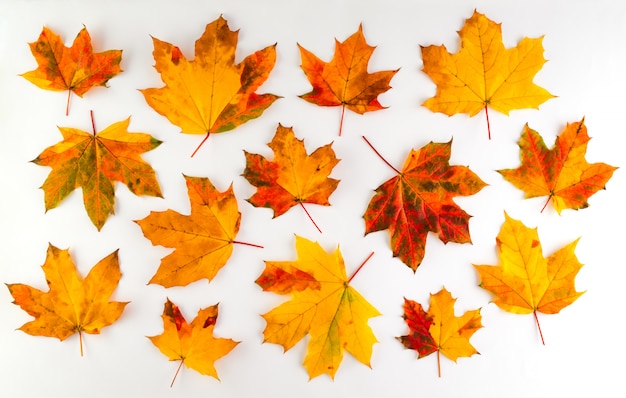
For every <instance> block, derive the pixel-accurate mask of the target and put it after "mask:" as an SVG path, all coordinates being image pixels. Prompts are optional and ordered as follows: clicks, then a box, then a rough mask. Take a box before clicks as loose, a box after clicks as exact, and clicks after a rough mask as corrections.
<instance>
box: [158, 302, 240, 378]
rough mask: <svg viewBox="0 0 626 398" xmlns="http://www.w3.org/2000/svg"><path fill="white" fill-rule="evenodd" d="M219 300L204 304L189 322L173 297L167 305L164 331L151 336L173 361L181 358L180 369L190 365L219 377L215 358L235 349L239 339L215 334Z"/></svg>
mask: <svg viewBox="0 0 626 398" xmlns="http://www.w3.org/2000/svg"><path fill="white" fill-rule="evenodd" d="M217 314H218V311H217V304H216V305H213V306H210V307H207V308H203V309H201V310H200V311H198V315H196V317H195V318H194V320H193V321H192V322H191V323H187V321H186V320H185V317H184V316H183V314H182V313H181V312H180V309H179V308H178V306H177V305H176V304H174V303H172V302H171V301H170V300H169V299H167V301H166V302H165V306H164V308H163V315H162V316H161V317H162V318H163V333H161V334H160V335H157V336H149V337H148V338H149V339H150V341H152V344H154V345H155V346H156V347H157V348H158V349H159V350H160V351H161V352H162V353H163V355H165V356H166V357H168V358H169V359H170V361H180V366H179V367H178V370H177V371H176V374H175V375H174V379H173V380H172V384H171V385H170V387H171V386H172V385H173V384H174V381H175V380H176V376H177V375H178V371H180V368H181V367H182V366H183V364H184V365H185V366H187V367H188V368H190V369H193V370H195V371H197V372H199V373H201V374H203V375H208V376H212V377H214V378H216V379H218V380H219V377H217V370H216V369H215V361H217V360H218V359H220V358H222V357H223V356H225V355H226V354H228V353H229V352H231V351H232V349H233V348H235V346H236V345H237V344H239V342H237V341H234V340H231V339H225V338H219V337H215V336H213V330H214V329H215V323H216V322H217Z"/></svg>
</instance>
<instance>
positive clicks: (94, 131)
mask: <svg viewBox="0 0 626 398" xmlns="http://www.w3.org/2000/svg"><path fill="white" fill-rule="evenodd" d="M89 116H91V130H92V131H93V135H96V122H95V121H94V120H93V109H91V110H90V111H89Z"/></svg>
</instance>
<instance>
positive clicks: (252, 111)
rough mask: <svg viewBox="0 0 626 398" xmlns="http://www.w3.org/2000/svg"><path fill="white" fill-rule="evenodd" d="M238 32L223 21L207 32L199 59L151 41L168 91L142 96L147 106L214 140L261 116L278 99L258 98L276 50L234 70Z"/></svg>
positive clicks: (198, 43)
mask: <svg viewBox="0 0 626 398" xmlns="http://www.w3.org/2000/svg"><path fill="white" fill-rule="evenodd" d="M237 36H238V31H231V30H230V29H229V28H228V25H227V22H226V21H225V20H224V19H223V18H222V17H221V16H220V17H219V18H218V19H217V20H215V21H213V22H211V23H210V24H208V25H207V26H206V30H205V31H204V33H203V34H202V36H201V37H200V38H199V39H198V40H197V41H196V46H195V59H194V60H191V61H189V60H187V58H185V56H184V55H183V53H182V52H181V50H180V49H179V48H178V47H176V46H174V45H172V44H170V43H167V42H164V41H161V40H159V39H156V38H152V41H153V43H154V52H153V53H152V54H153V55H154V60H155V62H156V64H155V69H156V70H157V72H159V73H160V74H161V79H162V80H163V83H165V87H161V88H148V89H145V90H140V91H141V92H142V93H143V95H144V97H145V99H146V101H147V102H148V104H149V105H150V106H151V107H152V108H153V109H154V110H155V111H157V112H158V113H159V114H161V115H162V116H165V117H166V118H167V119H168V120H169V121H170V122H171V123H172V124H174V125H176V126H178V127H180V128H181V129H182V132H183V133H185V134H205V135H206V136H205V138H204V140H203V141H202V142H201V143H200V145H199V146H198V148H196V150H195V151H194V152H193V154H192V155H191V156H193V155H195V153H196V152H197V151H198V149H200V146H202V144H203V143H204V142H205V141H206V139H207V138H208V137H209V135H210V134H213V133H222V132H225V131H229V130H233V129H234V128H236V127H238V126H239V125H241V124H243V123H245V122H247V121H248V120H250V119H254V118H257V117H259V116H261V114H262V113H263V111H265V109H267V108H268V107H269V106H270V105H271V104H272V103H273V102H274V101H276V100H277V99H278V98H280V97H278V96H276V95H274V94H257V93H255V91H256V90H257V89H258V88H259V86H261V84H263V83H264V82H265V80H267V78H268V76H269V74H270V72H271V71H272V68H273V67H274V64H275V62H276V45H273V46H269V47H266V48H264V49H263V50H260V51H257V52H255V53H253V54H251V55H248V56H247V57H245V58H244V60H243V61H242V62H241V63H239V64H235V50H236V48H237Z"/></svg>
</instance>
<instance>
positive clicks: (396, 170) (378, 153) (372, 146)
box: [362, 135, 402, 174]
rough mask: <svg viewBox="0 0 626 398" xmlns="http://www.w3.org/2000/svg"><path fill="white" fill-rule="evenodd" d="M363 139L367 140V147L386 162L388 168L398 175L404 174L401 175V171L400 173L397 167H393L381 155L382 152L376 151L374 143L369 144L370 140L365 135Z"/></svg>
mask: <svg viewBox="0 0 626 398" xmlns="http://www.w3.org/2000/svg"><path fill="white" fill-rule="evenodd" d="M362 137H363V139H364V140H365V142H367V145H369V146H370V148H372V150H373V151H374V152H375V153H376V155H378V157H379V158H380V159H381V160H382V161H383V162H385V164H386V165H387V166H389V167H391V168H392V169H393V171H395V172H396V173H398V174H402V173H400V171H399V170H398V169H396V168H395V167H393V165H392V164H391V163H389V162H388V161H387V159H385V158H384V157H383V155H381V154H380V152H378V151H377V150H376V148H374V145H372V143H371V142H369V140H368V139H367V138H365V136H364V135H363V136H362Z"/></svg>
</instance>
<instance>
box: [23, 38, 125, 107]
mask: <svg viewBox="0 0 626 398" xmlns="http://www.w3.org/2000/svg"><path fill="white" fill-rule="evenodd" d="M29 45H30V51H31V52H32V53H33V56H34V57H35V59H36V60H37V65H38V67H37V69H35V70H32V71H30V72H26V73H24V74H22V76H23V77H24V78H25V79H27V80H28V81H30V82H31V83H33V84H34V85H36V86H37V87H40V88H43V89H46V90H53V91H65V90H68V97H67V107H66V110H65V114H66V115H67V114H68V113H69V106H70V95H71V93H72V92H73V93H75V94H76V95H78V96H79V97H82V96H83V94H85V93H86V92H87V91H89V90H90V89H91V88H92V87H94V86H106V83H107V82H108V81H109V79H111V78H112V77H114V76H115V75H117V74H118V73H120V72H121V71H122V69H121V68H120V62H121V61H122V51H121V50H108V51H103V52H100V53H94V52H93V48H92V46H91V37H90V36H89V32H87V29H86V28H83V29H82V30H81V31H80V32H79V33H78V35H77V36H76V38H75V39H74V43H72V46H71V47H65V45H64V44H63V41H62V40H61V38H60V37H59V35H57V34H56V33H54V32H53V31H51V30H50V29H48V28H46V27H44V28H43V30H42V31H41V34H40V35H39V38H38V39H37V41H35V42H32V43H29Z"/></svg>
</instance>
